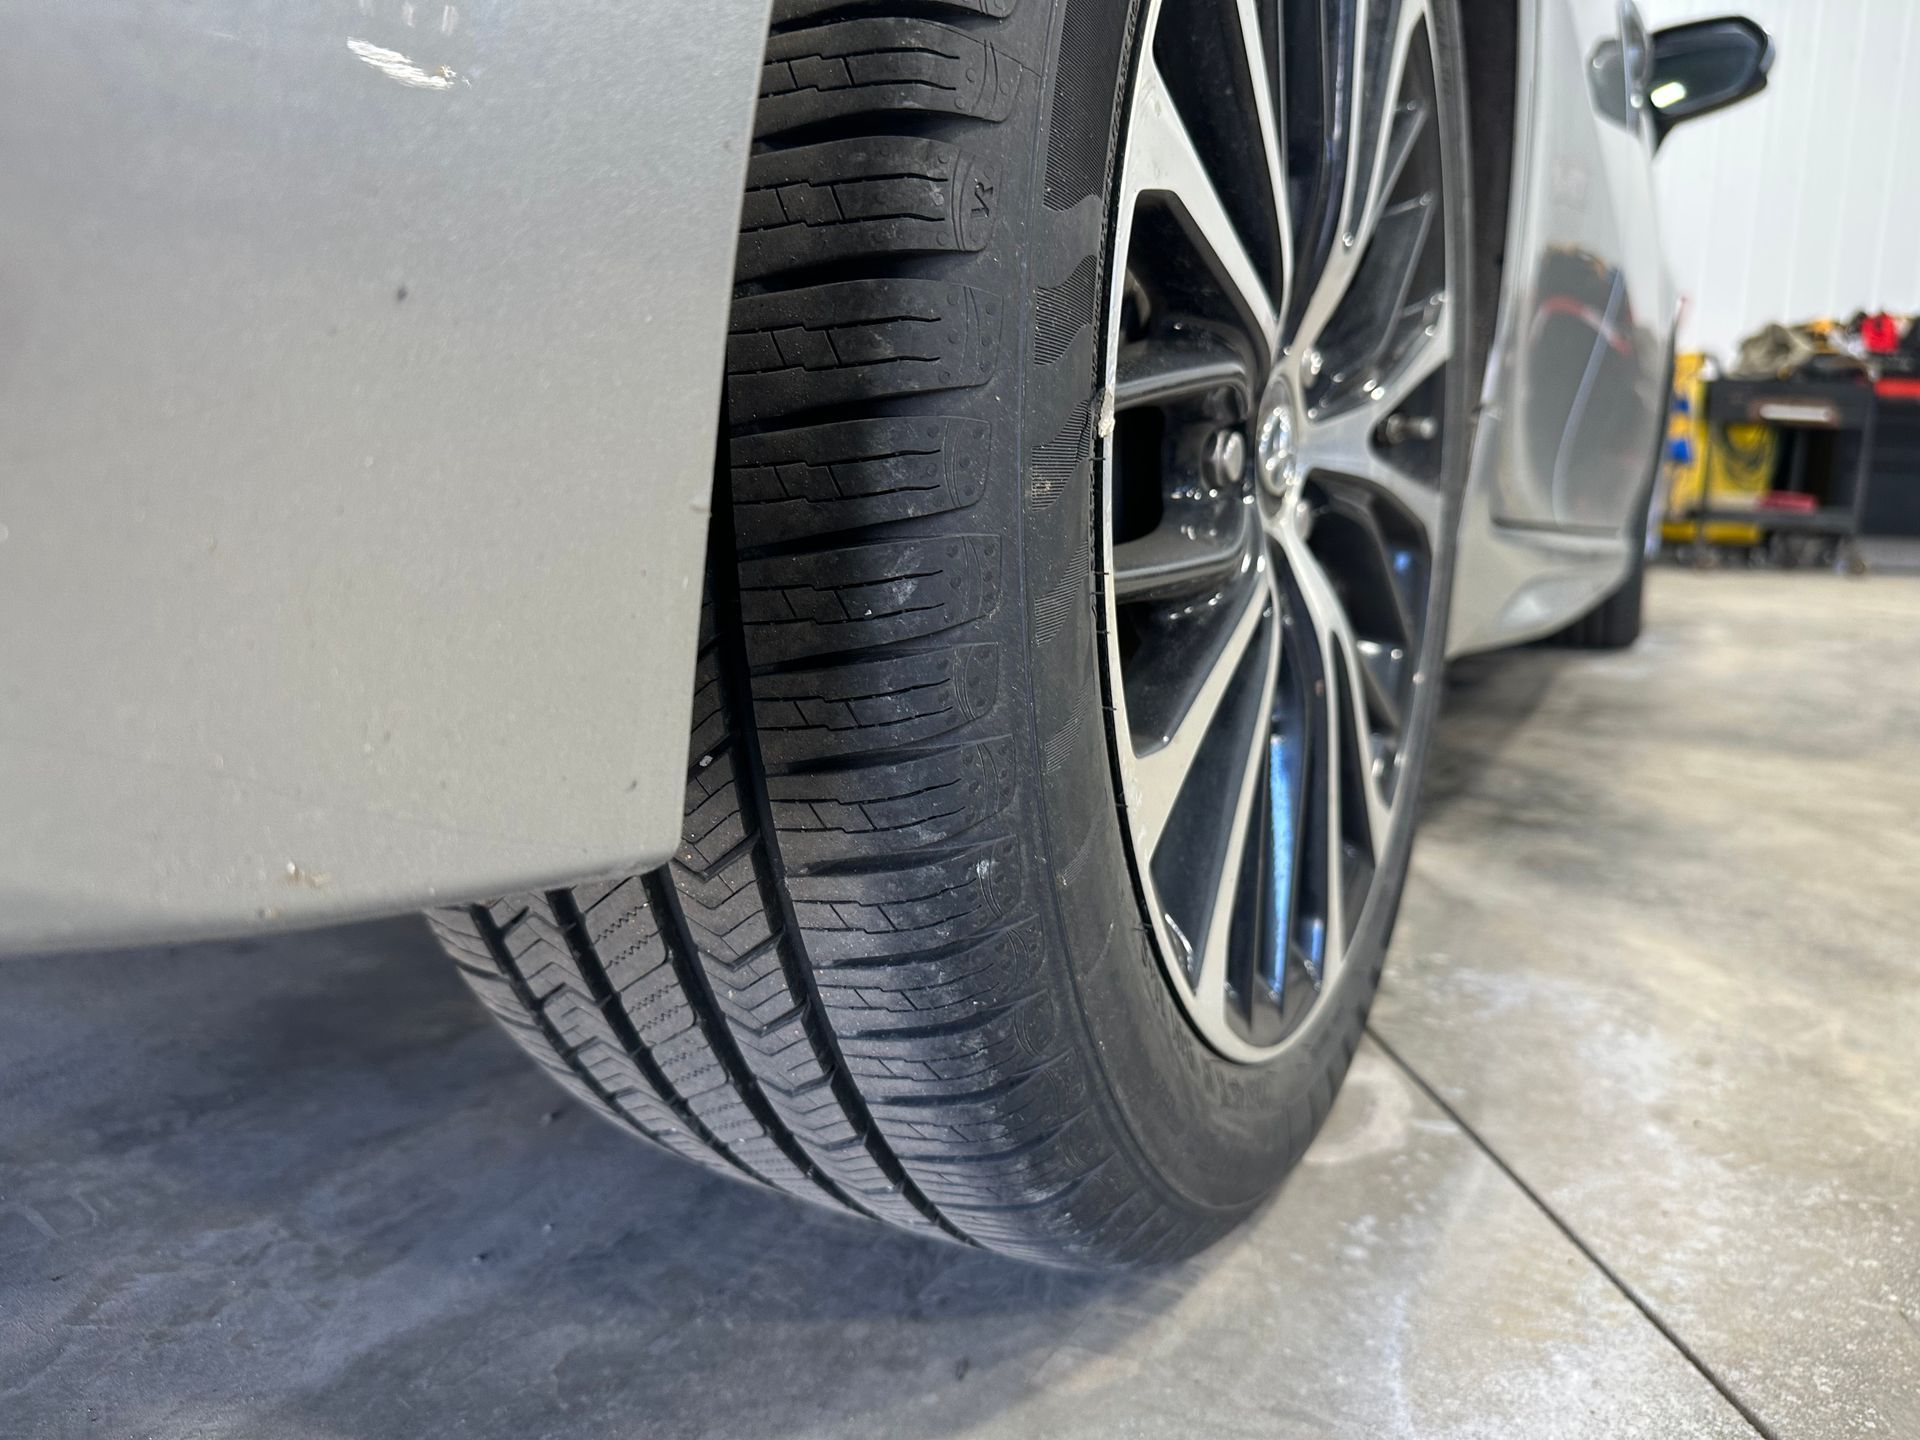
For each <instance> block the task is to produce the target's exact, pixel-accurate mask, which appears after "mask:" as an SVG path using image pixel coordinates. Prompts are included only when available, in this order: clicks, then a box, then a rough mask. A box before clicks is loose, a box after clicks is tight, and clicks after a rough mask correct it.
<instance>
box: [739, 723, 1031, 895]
mask: <svg viewBox="0 0 1920 1440" xmlns="http://www.w3.org/2000/svg"><path fill="white" fill-rule="evenodd" d="M767 794H768V796H769V798H770V800H771V801H772V805H773V821H774V826H775V828H776V829H778V830H779V832H780V845H781V850H782V853H783V854H784V855H785V856H786V857H787V859H788V861H789V863H791V864H793V865H796V866H800V867H805V866H807V865H810V864H817V863H819V862H821V861H831V860H846V859H850V858H855V857H865V858H883V857H886V856H890V855H897V854H899V853H901V851H903V850H905V849H907V848H910V847H913V846H923V845H940V844H944V843H946V842H948V841H950V840H952V839H954V838H955V837H956V836H960V835H964V834H965V833H966V832H967V831H969V830H972V829H974V828H975V827H976V826H979V825H981V824H983V823H985V822H986V821H988V820H991V819H992V818H994V817H995V816H997V815H999V814H1000V813H1001V812H1002V811H1003V810H1004V809H1005V808H1006V807H1007V805H1008V804H1010V803H1011V801H1012V799H1013V747H1012V744H1011V742H1009V741H1008V740H1007V739H1006V738H1005V737H1004V736H1003V737H1000V738H998V739H994V740H988V741H981V742H978V743H975V744H969V745H960V746H953V747H949V748H946V749H942V750H937V751H934V752H932V753H931V754H924V755H917V756H914V757H913V758H911V759H905V760H881V761H877V762H874V763H872V764H868V765H863V766H861V767H860V768H858V769H854V770H838V771H833V772H830V773H825V774H822V773H818V772H804V773H801V774H789V775H776V776H772V777H770V778H769V779H768V781H767Z"/></svg>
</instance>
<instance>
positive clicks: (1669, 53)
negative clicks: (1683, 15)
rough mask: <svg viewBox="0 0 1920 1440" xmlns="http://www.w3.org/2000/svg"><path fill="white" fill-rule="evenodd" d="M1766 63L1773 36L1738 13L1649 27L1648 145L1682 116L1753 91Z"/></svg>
mask: <svg viewBox="0 0 1920 1440" xmlns="http://www.w3.org/2000/svg"><path fill="white" fill-rule="evenodd" d="M1772 67H1773V37H1772V36H1770V35H1768V34H1767V32H1766V31H1765V30H1762V29H1761V28H1760V27H1759V26H1758V25H1756V24H1755V23H1754V22H1753V21H1751V20H1749V19H1747V17H1746V16H1744V15H1723V16H1721V17H1720V18H1719V19H1717V20H1694V21H1691V22H1689V23H1688V24H1685V25H1675V26H1672V27H1671V28H1669V29H1666V30H1659V31H1655V32H1654V36H1653V59H1652V64H1651V65H1650V66H1649V75H1648V80H1647V104H1648V106H1649V108H1650V109H1651V110H1652V112H1653V136H1654V144H1655V145H1656V146H1657V145H1658V144H1659V143H1660V142H1661V141H1662V140H1665V139H1666V138H1667V132H1668V131H1669V130H1671V129H1673V127H1674V126H1676V125H1678V124H1679V123H1680V122H1681V121H1683V120H1693V119H1697V118H1698V117H1699V116H1702V115H1706V114H1709V113H1711V112H1712V111H1715V110H1724V109H1725V108H1726V107H1727V106H1729V105H1733V104H1737V103H1738V102H1740V101H1742V100H1744V99H1746V98H1747V97H1748V96H1749V95H1757V94H1759V93H1760V92H1761V91H1762V90H1764V89H1766V88H1767V71H1768V70H1770V69H1771V68H1772Z"/></svg>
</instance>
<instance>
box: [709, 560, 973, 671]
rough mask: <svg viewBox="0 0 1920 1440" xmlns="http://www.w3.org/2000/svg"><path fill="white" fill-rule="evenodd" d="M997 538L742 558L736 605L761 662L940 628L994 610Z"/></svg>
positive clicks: (753, 657) (919, 635) (831, 651)
mask: <svg viewBox="0 0 1920 1440" xmlns="http://www.w3.org/2000/svg"><path fill="white" fill-rule="evenodd" d="M999 597H1000V538H999V537H998V536H996V535H946V536H928V537H926V538H925V539H912V540H888V541H882V542H879V543H876V544H871V545H849V546H842V547H838V548H835V549H830V550H822V551H817V552H814V553H811V554H800V555H781V556H775V557H772V558H769V559H764V560H748V561H745V562H743V563H742V564H741V566H740V613H741V617H742V619H743V620H744V621H745V623H746V629H747V654H748V657H749V658H750V659H751V660H752V661H753V663H754V664H755V665H756V666H765V665H776V664H781V663H783V662H786V661H792V660H802V659H806V658H808V657H811V656H818V655H827V654H834V653H838V652H845V651H851V650H860V649H864V648H867V647H869V646H876V645H887V644H894V643H897V642H899V641H902V640H917V639H922V638H925V637H927V636H930V635H938V634H941V633H942V632H944V631H947V630H951V629H953V628H954V627H955V626H958V625H964V624H965V623H966V622H967V621H969V620H975V619H978V618H979V617H981V616H983V615H986V614H989V613H991V612H992V610H993V608H994V606H995V604H996V603H997V601H998V600H999Z"/></svg>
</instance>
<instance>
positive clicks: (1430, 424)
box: [1380, 415, 1440, 445]
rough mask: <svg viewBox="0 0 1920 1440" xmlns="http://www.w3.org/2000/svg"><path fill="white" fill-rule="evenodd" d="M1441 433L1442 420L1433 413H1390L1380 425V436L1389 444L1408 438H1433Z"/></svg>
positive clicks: (1396, 443) (1397, 443) (1395, 443)
mask: <svg viewBox="0 0 1920 1440" xmlns="http://www.w3.org/2000/svg"><path fill="white" fill-rule="evenodd" d="M1439 433H1440V422H1439V421H1438V420H1436V419H1435V418H1434V417H1433V416H1431V415H1389V416H1388V417H1387V420H1386V423H1385V424H1384V425H1382V426H1381V427H1380V438H1381V439H1382V440H1383V441H1385V442H1386V443H1387V444H1389V445H1399V444H1401V443H1402V442H1404V441H1407V440H1431V439H1433V437H1434V436H1436V435H1438V434H1439Z"/></svg>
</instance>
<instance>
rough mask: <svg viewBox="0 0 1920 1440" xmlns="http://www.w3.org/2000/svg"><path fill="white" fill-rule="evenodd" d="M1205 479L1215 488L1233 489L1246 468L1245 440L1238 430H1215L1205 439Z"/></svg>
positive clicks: (1238, 483)
mask: <svg viewBox="0 0 1920 1440" xmlns="http://www.w3.org/2000/svg"><path fill="white" fill-rule="evenodd" d="M1206 469H1207V481H1208V483H1209V484H1211V485H1212V486H1213V487H1214V488H1215V489H1216V490H1233V489H1237V488H1238V487H1239V485H1240V477H1241V476H1242V475H1244V474H1245V473H1246V469H1247V441H1246V437H1245V436H1243V435H1242V434H1241V433H1240V432H1239V431H1238V430H1234V429H1224V430H1216V431H1214V432H1213V434H1212V436H1211V437H1209V439H1208V440H1207V455H1206Z"/></svg>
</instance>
